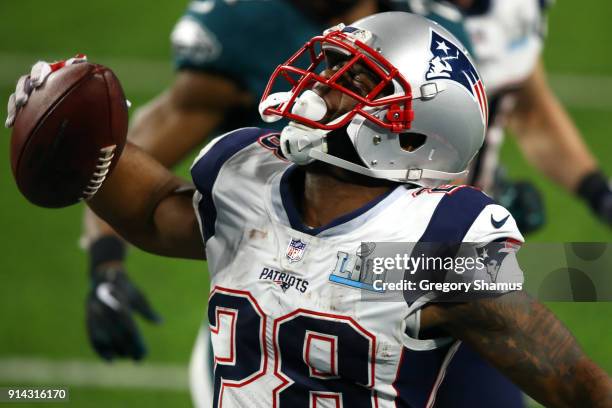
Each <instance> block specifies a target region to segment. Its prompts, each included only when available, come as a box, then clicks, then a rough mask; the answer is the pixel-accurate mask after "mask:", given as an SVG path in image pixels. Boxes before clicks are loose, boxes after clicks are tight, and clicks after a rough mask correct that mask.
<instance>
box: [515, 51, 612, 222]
mask: <svg viewBox="0 0 612 408" xmlns="http://www.w3.org/2000/svg"><path fill="white" fill-rule="evenodd" d="M509 119H510V120H509V126H510V129H511V130H512V132H513V133H514V134H515V136H516V138H517V141H518V142H519V146H520V147H521V150H522V151H523V153H524V154H525V156H526V157H527V159H528V160H529V162H530V163H531V164H533V165H534V166H535V167H537V168H538V169H539V170H540V171H541V172H542V173H544V174H545V175H546V176H547V177H548V178H550V179H551V180H553V181H554V182H556V183H558V184H560V185H561V186H563V187H564V188H565V189H566V190H567V191H569V192H571V193H576V194H578V195H579V196H580V197H582V198H583V199H584V200H586V201H587V203H588V204H589V206H590V207H591V209H592V210H593V211H594V212H595V213H596V214H597V215H598V216H599V218H600V219H601V220H602V221H603V222H605V223H607V224H608V225H611V226H612V190H611V189H610V187H609V185H608V180H607V178H606V177H605V176H604V175H603V174H602V173H601V172H600V171H599V170H598V168H597V162H596V160H595V158H594V157H593V155H592V154H591V152H590V151H589V149H588V147H587V146H586V144H585V143H584V141H583V139H582V135H581V134H580V131H579V130H578V129H577V128H576V125H575V124H574V122H573V121H572V119H571V117H570V115H569V114H568V113H567V111H566V110H565V108H564V107H563V105H561V103H560V102H559V100H558V99H557V97H556V95H555V94H554V92H553V91H552V89H551V88H550V86H549V85H548V82H547V79H546V72H545V70H544V65H543V63H542V61H539V63H538V65H537V66H536V68H535V70H534V71H533V73H532V74H531V76H530V77H529V79H527V81H525V83H524V84H523V86H522V87H521V89H520V91H519V93H518V99H517V103H516V107H515V109H514V110H513V111H512V114H511V115H510V118H509Z"/></svg>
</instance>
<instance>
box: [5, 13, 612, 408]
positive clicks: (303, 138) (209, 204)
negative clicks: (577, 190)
mask: <svg viewBox="0 0 612 408" xmlns="http://www.w3.org/2000/svg"><path fill="white" fill-rule="evenodd" d="M302 58H305V59H306V61H307V62H308V63H307V64H305V65H301V64H300V61H303V60H302ZM38 79H39V78H30V80H29V81H25V82H28V84H29V85H28V86H25V87H24V88H23V89H19V90H18V92H17V93H18V94H19V95H27V92H28V91H31V89H32V88H33V85H32V84H31V82H33V83H34V84H39V83H40V82H41V81H40V80H38ZM285 82H287V83H285ZM23 83H24V81H20V85H23ZM283 83H285V86H283ZM24 99H27V98H25V97H22V98H21V100H20V104H23V103H26V100H24ZM259 110H260V114H261V115H262V118H263V119H264V120H265V121H270V122H272V121H277V120H281V119H289V120H290V122H289V123H288V124H286V123H285V126H284V127H283V129H282V131H281V132H277V131H274V130H268V129H261V128H243V129H238V130H236V131H233V132H229V133H227V134H225V135H223V136H220V137H218V138H216V139H215V140H214V141H213V142H211V143H210V144H209V145H208V146H207V147H206V148H204V149H203V150H202V152H201V153H200V155H199V156H198V157H197V158H196V160H195V162H194V164H193V166H192V170H191V173H192V178H193V182H194V184H195V187H196V192H195V193H194V194H193V196H192V194H191V193H190V191H189V190H190V186H191V185H190V184H189V183H186V182H185V181H182V180H180V179H179V178H177V177H176V176H174V175H172V174H171V173H170V172H169V171H168V170H167V169H166V168H165V167H164V166H163V165H161V164H160V163H159V162H157V161H155V160H154V159H153V158H152V157H151V156H149V155H147V154H146V153H145V152H143V151H142V150H140V149H138V148H137V147H135V146H134V145H133V144H128V145H127V146H126V149H125V151H124V153H123V155H122V157H121V158H120V160H119V162H118V165H117V167H116V169H115V171H114V173H113V174H112V175H111V176H110V177H109V178H108V179H107V180H106V183H105V185H104V186H103V187H102V189H101V190H100V191H99V192H98V193H97V194H96V195H95V196H94V197H93V198H92V199H91V200H89V201H88V204H89V206H90V207H91V208H92V209H93V210H94V211H95V212H96V213H97V214H99V215H100V216H101V217H102V218H104V219H105V220H107V221H108V222H109V223H110V224H111V225H112V226H113V227H114V228H116V229H117V231H119V232H120V233H121V234H122V235H123V236H125V237H126V238H127V239H128V240H130V241H131V242H132V243H134V244H135V245H137V246H139V247H140V248H142V249H145V250H147V251H150V252H153V253H156V254H160V255H166V256H175V257H185V258H197V259H204V258H206V259H208V263H209V271H210V274H211V292H210V296H209V308H208V318H209V321H210V325H211V332H212V340H213V351H214V357H215V366H214V368H215V369H214V398H213V403H214V406H226V407H227V406H233V407H245V406H249V407H251V406H253V407H270V406H275V407H279V408H280V407H283V406H289V405H291V406H292V407H293V406H317V405H330V406H336V407H339V406H345V407H360V406H364V407H393V406H406V407H408V406H428V407H430V406H434V404H435V403H436V396H437V391H438V389H439V387H440V384H441V383H442V382H443V379H444V376H445V373H446V370H447V369H448V367H449V366H450V365H451V364H452V361H453V359H454V358H455V357H456V356H458V355H459V354H460V353H461V350H462V349H463V348H464V347H465V345H469V346H470V347H471V348H472V349H474V350H476V352H478V353H479V354H480V355H482V356H483V357H485V359H487V360H488V361H490V362H491V363H492V364H494V365H495V366H496V367H497V368H498V369H500V370H501V371H502V372H503V373H504V374H506V375H507V376H508V377H509V378H511V379H512V380H513V381H514V382H515V383H516V384H519V385H520V386H521V387H522V388H523V389H524V390H525V391H527V392H528V393H529V394H530V395H531V396H532V397H534V398H535V399H536V400H538V401H540V402H541V403H543V404H545V405H546V406H551V407H565V406H587V407H594V406H612V380H611V379H610V378H609V377H608V376H607V375H606V374H605V372H603V371H602V370H601V369H600V368H599V367H597V366H596V365H595V364H594V363H593V362H591V361H590V360H589V359H588V358H587V357H586V356H585V355H584V354H583V352H582V351H581V350H580V348H579V347H578V345H577V344H576V342H575V340H574V339H573V337H572V336H571V334H570V333H569V332H568V331H567V329H566V328H564V327H563V325H562V324H561V323H560V322H559V321H558V320H557V319H556V318H555V317H554V316H553V315H552V314H551V313H550V312H549V311H548V310H547V309H546V308H545V307H544V306H542V305H541V304H539V303H538V302H537V301H535V300H533V299H530V298H529V297H528V296H527V295H526V294H525V293H524V292H522V291H514V292H505V293H498V294H497V296H491V297H488V298H484V299H480V300H471V301H464V302H439V300H441V299H439V298H437V297H435V295H436V294H435V293H433V292H430V293H426V294H424V295H423V296H419V297H417V298H407V299H406V301H405V302H404V301H403V302H367V301H364V299H363V293H362V289H361V288H362V287H364V284H365V283H366V282H364V281H363V279H362V276H361V275H360V274H359V273H353V272H355V271H353V270H347V268H352V267H350V266H347V265H351V263H350V262H349V263H345V262H344V261H343V260H344V259H346V257H347V256H348V255H347V254H355V256H360V255H359V252H358V249H359V248H360V247H361V242H364V241H368V242H373V241H374V242H421V243H427V242H461V241H465V242H479V243H481V244H483V245H490V243H492V242H501V243H502V246H504V245H505V243H508V244H510V243H511V242H512V243H517V242H522V240H523V237H522V235H521V234H520V232H519V231H518V229H517V227H516V223H515V221H514V219H513V218H512V217H511V215H510V214H509V213H508V211H507V210H506V209H505V208H503V207H501V206H499V205H497V204H495V203H494V202H493V201H492V200H491V199H490V198H488V196H486V195H484V194H483V193H481V192H479V191H478V190H475V189H471V188H466V187H456V186H444V187H441V186H440V185H441V184H443V183H444V182H447V181H449V180H452V179H455V178H457V177H458V176H461V175H463V174H465V170H466V168H467V166H468V165H469V162H470V160H471V159H472V158H473V157H474V156H475V154H476V152H477V151H478V149H479V148H480V146H481V145H482V143H483V140H484V133H485V129H486V121H487V105H486V98H484V95H483V89H482V82H481V81H480V78H479V75H478V72H477V71H476V69H475V68H474V65H473V62H472V61H471V59H470V57H469V56H468V54H467V52H466V50H465V49H464V48H463V47H462V46H461V44H460V42H459V41H458V40H457V39H456V38H455V37H453V36H452V34H450V33H449V32H448V31H446V30H445V29H443V28H441V27H440V26H438V25H435V24H433V23H431V22H430V21H428V20H426V19H424V18H422V17H418V16H415V15H411V14H407V13H402V12H388V13H381V14H376V15H373V16H370V17H368V18H365V19H362V20H359V21H357V22H355V23H353V24H351V25H350V26H346V27H345V26H343V25H339V26H336V27H333V28H332V29H330V30H328V31H326V32H325V33H324V35H322V36H317V37H315V38H313V39H312V40H311V41H309V42H308V43H307V44H306V46H305V47H303V48H301V49H300V50H299V51H298V52H297V53H296V54H295V55H294V56H293V57H291V58H290V59H289V60H288V61H287V62H286V63H285V64H282V65H281V66H279V67H278V68H277V69H276V70H275V71H274V73H273V75H272V77H271V78H270V81H269V85H268V87H267V88H266V90H265V92H264V95H263V98H262V100H261V103H260V105H259ZM143 169H146V171H143ZM134 180H138V183H136V184H135V183H133V181H134ZM119 197H121V200H118V198H119ZM118 203H121V205H118ZM502 219H503V220H504V221H503V222H501V221H497V222H493V221H492V220H502ZM361 255H363V251H362V252H361ZM503 259H504V262H503V264H506V263H507V264H509V265H510V264H515V263H516V260H515V255H514V253H513V252H512V251H508V252H506V255H504V257H503ZM339 261H340V266H338V262H339ZM352 265H354V264H352ZM336 272H338V273H336ZM349 272H350V273H349ZM342 273H344V278H343V279H339V276H340V275H342ZM457 406H459V405H457ZM471 406H474V405H471ZM496 406H498V405H496Z"/></svg>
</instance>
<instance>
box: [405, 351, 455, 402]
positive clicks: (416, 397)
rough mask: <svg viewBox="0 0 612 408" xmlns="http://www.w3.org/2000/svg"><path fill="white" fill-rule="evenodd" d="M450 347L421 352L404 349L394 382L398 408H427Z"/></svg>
mask: <svg viewBox="0 0 612 408" xmlns="http://www.w3.org/2000/svg"><path fill="white" fill-rule="evenodd" d="M450 347H451V346H450V345H449V346H446V347H441V348H437V349H433V350H421V351H415V350H410V349H408V348H406V347H404V348H403V349H402V357H401V359H400V366H399V369H398V371H397V376H396V378H395V381H394V382H393V387H394V388H395V389H396V390H397V392H398V397H397V399H396V406H397V407H401V408H409V407H424V406H426V404H427V400H428V399H429V395H430V393H431V391H432V390H433V388H434V385H435V383H436V379H437V377H438V373H439V372H440V369H441V368H442V363H443V362H444V358H445V357H446V355H447V353H448V352H449V350H450Z"/></svg>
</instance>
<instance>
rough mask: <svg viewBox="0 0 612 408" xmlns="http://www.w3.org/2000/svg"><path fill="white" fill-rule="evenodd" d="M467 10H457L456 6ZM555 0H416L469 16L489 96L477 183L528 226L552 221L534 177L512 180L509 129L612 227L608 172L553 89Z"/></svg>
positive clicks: (539, 164) (418, 6) (474, 174)
mask: <svg viewBox="0 0 612 408" xmlns="http://www.w3.org/2000/svg"><path fill="white" fill-rule="evenodd" d="M451 3H452V5H454V6H456V7H458V8H459V9H460V10H461V12H462V13H461V15H460V14H459V13H457V11H456V10H455V8H454V7H452V5H451ZM549 3H551V2H550V1H547V0H515V1H503V0H450V1H429V0H411V1H410V4H411V6H412V7H413V9H414V10H415V11H417V12H419V13H421V14H423V13H430V12H433V11H435V12H437V13H440V14H442V15H444V16H445V17H446V18H448V19H450V20H453V21H456V22H459V21H463V23H464V27H465V29H466V31H467V32H468V35H469V37H470V41H471V44H472V47H473V53H474V56H475V58H476V61H477V64H478V68H479V70H480V72H481V74H482V77H483V80H484V83H485V85H486V87H487V95H488V98H489V130H488V133H487V138H486V142H485V145H484V147H483V149H482V150H481V151H480V153H479V155H478V156H477V159H476V160H475V161H474V163H473V166H472V169H471V172H470V176H469V179H468V180H467V182H468V183H469V184H472V185H475V186H477V187H479V188H481V189H483V190H484V191H486V192H487V193H489V194H491V195H492V196H494V198H496V199H497V201H499V202H500V203H501V204H503V205H504V206H506V207H507V208H508V209H510V211H511V212H512V214H513V216H514V217H515V219H516V220H517V223H518V225H519V228H520V230H521V231H522V232H523V233H529V232H532V231H535V230H537V229H538V228H540V227H541V226H542V224H543V223H544V207H543V203H542V202H541V198H540V195H539V193H538V192H537V191H536V190H535V187H533V186H532V184H531V183H529V182H525V181H521V182H512V181H510V180H508V179H507V178H506V177H505V174H504V173H505V172H504V169H503V168H502V167H501V166H500V163H499V151H500V148H501V145H502V142H503V138H504V130H508V131H509V132H510V134H511V135H512V136H514V137H515V139H516V141H517V142H518V145H519V147H520V149H521V151H522V153H523V155H524V156H525V158H526V159H527V160H528V162H529V163H530V164H531V165H533V166H534V167H535V168H537V169H538V170H539V171H540V172H542V173H543V174H544V175H545V176H547V177H548V178H549V179H551V180H552V181H553V182H555V183H556V184H558V185H560V186H561V187H563V188H564V189H565V190H567V191H568V192H570V193H572V194H575V195H576V196H577V197H579V198H581V199H583V200H584V201H585V203H586V204H587V205H588V206H589V207H590V208H591V210H592V211H593V213H594V214H595V215H596V216H597V217H598V218H599V219H600V220H601V222H603V223H604V224H607V225H612V191H611V190H610V185H609V181H608V178H607V177H606V176H605V175H604V174H603V173H602V172H601V171H600V170H599V169H598V165H597V162H596V160H595V158H594V157H593V155H592V154H591V153H590V152H589V150H588V148H587V146H586V145H585V143H584V141H583V140H582V136H581V134H580V131H579V130H578V129H577V128H576V126H575V125H574V123H573V121H572V119H571V118H570V116H569V114H568V113H567V111H566V110H565V108H564V107H563V106H562V105H561V103H560V102H559V100H558V98H557V97H556V95H555V94H554V92H553V91H552V89H551V88H550V86H549V84H548V81H547V76H546V71H545V69H544V65H543V62H542V57H541V53H542V48H543V44H544V38H545V35H546V16H545V11H546V8H547V7H548V6H549Z"/></svg>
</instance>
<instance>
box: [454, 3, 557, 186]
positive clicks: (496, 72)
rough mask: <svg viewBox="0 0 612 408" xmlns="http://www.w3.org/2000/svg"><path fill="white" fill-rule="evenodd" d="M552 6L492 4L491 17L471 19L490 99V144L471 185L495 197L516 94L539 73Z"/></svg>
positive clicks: (468, 28) (469, 24)
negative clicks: (508, 117) (548, 10)
mask: <svg viewBox="0 0 612 408" xmlns="http://www.w3.org/2000/svg"><path fill="white" fill-rule="evenodd" d="M548 2H549V0H512V1H509V0H490V1H489V5H488V8H487V9H486V11H485V12H483V13H481V14H475V15H470V14H468V15H466V16H465V19H464V27H465V29H466V31H467V33H468V36H469V37H470V41H471V43H472V48H473V53H474V56H475V58H476V61H477V67H478V71H479V72H480V75H481V77H482V79H483V83H484V85H485V88H486V91H487V95H488V97H489V112H490V113H491V114H490V117H489V129H488V131H487V138H486V143H485V145H484V147H483V148H482V150H481V151H480V153H479V156H478V159H477V160H475V161H474V166H473V168H472V169H471V173H472V174H471V179H470V183H472V184H474V185H476V186H478V187H479V188H482V189H483V190H484V191H487V192H489V191H490V190H491V189H492V188H493V185H494V177H495V170H496V169H497V166H498V161H499V150H500V148H501V145H502V142H503V138H504V132H503V128H504V126H505V116H506V115H507V112H509V111H510V110H511V109H513V107H514V104H515V100H514V98H513V95H512V91H515V90H516V89H517V88H519V87H520V86H521V84H522V83H523V82H524V81H525V80H527V79H528V78H529V76H530V75H531V74H532V73H533V71H534V69H535V67H536V64H537V62H538V59H539V58H540V54H541V52H542V48H543V45H544V37H545V34H546V19H545V15H544V9H545V8H546V6H547V3H548Z"/></svg>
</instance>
